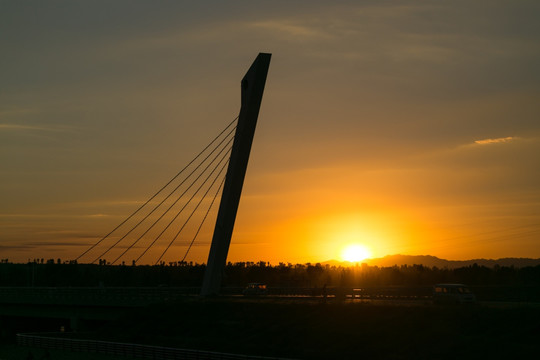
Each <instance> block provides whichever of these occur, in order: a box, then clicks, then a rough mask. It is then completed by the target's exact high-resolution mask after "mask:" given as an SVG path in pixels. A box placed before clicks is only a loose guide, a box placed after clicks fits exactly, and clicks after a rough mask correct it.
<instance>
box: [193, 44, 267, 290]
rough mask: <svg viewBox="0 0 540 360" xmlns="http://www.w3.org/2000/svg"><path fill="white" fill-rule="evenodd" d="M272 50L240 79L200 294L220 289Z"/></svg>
mask: <svg viewBox="0 0 540 360" xmlns="http://www.w3.org/2000/svg"><path fill="white" fill-rule="evenodd" d="M271 56H272V54H265V53H260V54H259V55H258V56H257V58H256V59H255V61H254V62H253V64H252V65H251V67H250V68H249V70H248V71H247V73H246V75H245V76H244V78H243V79H242V82H241V106H240V115H239V116H238V124H237V127H236V133H235V135H234V142H233V146H232V151H231V158H230V161H229V167H228V168H227V175H226V178H225V185H224V187H223V193H222V195H221V202H220V204H219V211H218V216H217V219H216V226H215V228H214V235H213V237H212V245H211V246H210V253H209V254H208V262H207V266H206V272H205V274H204V280H203V285H202V289H201V295H202V296H212V295H217V294H218V293H219V289H220V286H221V277H222V275H223V270H224V269H225V264H226V262H227V254H228V252H229V245H230V244H231V237H232V233H233V229H234V222H235V220H236V213H237V211H238V204H239V203H240V195H241V193H242V186H243V185H244V177H245V175H246V169H247V164H248V160H249V153H250V151H251V144H252V143H253V135H254V134H255V127H256V125H257V118H258V116H259V109H260V107H261V101H262V96H263V92H264V85H265V83H266V75H267V74H268V67H269V66H270V58H271Z"/></svg>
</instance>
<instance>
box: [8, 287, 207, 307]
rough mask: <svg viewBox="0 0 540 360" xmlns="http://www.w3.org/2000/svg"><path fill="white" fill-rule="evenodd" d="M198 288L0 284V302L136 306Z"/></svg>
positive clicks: (184, 293) (194, 292) (195, 292)
mask: <svg viewBox="0 0 540 360" xmlns="http://www.w3.org/2000/svg"><path fill="white" fill-rule="evenodd" d="M199 291H200V289H199V288H196V287H147V288H146V287H58V288H57V287H0V302H1V303H15V304H55V305H62V304H64V305H71V304H78V305H92V306H99V305H104V306H107V305H114V304H117V303H122V304H125V305H128V304H131V305H134V306H137V305H147V304H151V303H159V302H164V301H168V300H174V299H178V298H180V297H185V296H191V295H197V294H198V293H199Z"/></svg>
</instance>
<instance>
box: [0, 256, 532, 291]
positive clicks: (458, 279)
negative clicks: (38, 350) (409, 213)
mask: <svg viewBox="0 0 540 360" xmlns="http://www.w3.org/2000/svg"><path fill="white" fill-rule="evenodd" d="M205 269H206V266H205V265H204V264H198V263H193V262H190V263H186V262H183V263H182V262H176V263H169V264H167V265H165V264H162V265H155V266H145V265H137V266H132V265H107V263H106V262H105V261H103V262H101V263H100V264H99V265H98V264H95V265H93V264H77V263H75V262H70V263H69V262H68V263H64V262H62V261H60V260H57V261H54V260H51V261H37V260H36V261H31V262H29V263H27V264H14V263H10V262H8V261H2V262H1V263H0V286H56V287H60V286H71V287H78V286H141V287H142V286H189V287H197V286H200V285H201V283H202V279H203V276H204V271H205ZM250 282H262V283H265V284H267V285H268V286H269V287H283V288H288V287H290V288H293V287H303V288H306V287H307V288H322V287H323V286H327V287H345V288H358V287H382V286H408V287H414V286H432V285H433V284H436V283H464V284H467V285H470V286H502V285H505V286H533V287H538V286H540V266H534V267H532V266H530V267H523V268H517V267H505V266H497V265H496V266H494V267H486V266H479V265H477V264H474V265H471V266H466V267H462V268H457V269H448V268H437V267H427V266H423V265H412V266H407V265H403V266H392V267H378V266H368V265H366V264H362V265H356V266H351V267H342V266H330V265H321V264H310V263H308V264H291V263H280V264H278V265H270V264H269V263H267V262H264V261H260V262H237V263H230V262H229V263H228V264H227V265H226V267H225V270H224V274H223V285H224V286H230V287H243V286H245V285H246V284H248V283H250Z"/></svg>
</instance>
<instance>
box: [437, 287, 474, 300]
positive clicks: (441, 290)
mask: <svg viewBox="0 0 540 360" xmlns="http://www.w3.org/2000/svg"><path fill="white" fill-rule="evenodd" d="M475 302H476V296H475V295H474V294H473V293H472V291H471V290H470V289H469V288H468V287H467V286H466V285H463V284H436V285H435V286H433V303H434V304H441V305H442V304H447V305H448V304H472V303H475Z"/></svg>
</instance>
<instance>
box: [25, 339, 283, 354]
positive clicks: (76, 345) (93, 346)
mask: <svg viewBox="0 0 540 360" xmlns="http://www.w3.org/2000/svg"><path fill="white" fill-rule="evenodd" d="M17 345H19V346H26V347H37V348H43V349H57V350H67V351H73V352H86V353H99V354H106V355H113V356H124V357H132V358H143V359H155V360H176V359H183V360H286V359H283V358H275V357H264V356H253V355H240V354H228V353H220V352H213V351H202V350H189V349H177V348H170V347H162V346H152V345H141V344H129V343H117V342H110V341H100V340H84V339H69V338H60V337H50V336H42V335H35V334H17Z"/></svg>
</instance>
